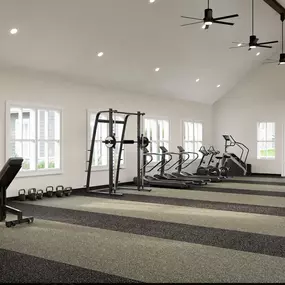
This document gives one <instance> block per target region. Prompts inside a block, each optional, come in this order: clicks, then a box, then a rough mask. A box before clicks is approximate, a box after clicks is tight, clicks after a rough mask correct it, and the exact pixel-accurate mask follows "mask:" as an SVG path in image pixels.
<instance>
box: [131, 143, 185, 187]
mask: <svg viewBox="0 0 285 285" xmlns="http://www.w3.org/2000/svg"><path fill="white" fill-rule="evenodd" d="M162 155H163V154H161V153H150V152H149V151H148V149H147V148H144V149H143V166H142V168H141V176H142V177H143V184H145V185H147V186H154V187H167V188H179V189H183V188H187V187H188V185H187V184H186V183H184V182H182V181H175V180H165V179H159V178H157V177H154V176H151V175H147V173H150V172H151V171H153V170H154V169H155V168H156V167H158V166H160V165H161V164H162V163H163V160H160V161H158V162H157V163H156V164H155V165H153V166H152V167H151V168H149V169H147V166H148V165H149V164H150V163H151V162H152V161H153V156H162ZM147 157H149V158H150V159H149V160H147ZM138 183H140V182H139V181H138V178H137V177H134V184H135V185H137V184H138Z"/></svg>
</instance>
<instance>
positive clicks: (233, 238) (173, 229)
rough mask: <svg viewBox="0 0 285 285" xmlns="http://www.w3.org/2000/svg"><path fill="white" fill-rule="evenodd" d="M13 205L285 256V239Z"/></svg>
mask: <svg viewBox="0 0 285 285" xmlns="http://www.w3.org/2000/svg"><path fill="white" fill-rule="evenodd" d="M12 206H13V207H16V208H18V209H20V210H22V211H23V212H24V215H29V216H34V217H35V218H40V219H44V220H52V221H57V222H64V223H70V224H76V225H81V226H88V227H94V228H101V229H107V230H113V231H119V232H127V233H132V234H138V235H145V236H152V237H158V238H163V239H170V240H177V241H183V242H189V243H196V244H202V245H209V246H215V247H220V248H228V249H234V250H239V251H246V252H254V253H260V254H266V255H271V256H279V257H285V237H278V236H270V235H262V234H256V233H247V232H239V231H233V230H225V229H216V228H208V227H202V226H194V225H185V224H177V223H169V222H162V221H154V220H147V219H140V218H133V217H122V216H116V215H108V214H102V213H93V212H86V211H78V210H71V209H61V208H55V207H46V206H37V205H32V204H25V203H20V202H14V203H12Z"/></svg>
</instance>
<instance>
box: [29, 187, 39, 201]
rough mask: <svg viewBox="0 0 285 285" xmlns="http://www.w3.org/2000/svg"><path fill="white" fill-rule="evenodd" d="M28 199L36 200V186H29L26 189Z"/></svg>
mask: <svg viewBox="0 0 285 285" xmlns="http://www.w3.org/2000/svg"><path fill="white" fill-rule="evenodd" d="M28 199H29V200H31V201H36V200H37V189H36V188H30V189H29V190H28Z"/></svg>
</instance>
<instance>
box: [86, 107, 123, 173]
mask: <svg viewBox="0 0 285 285" xmlns="http://www.w3.org/2000/svg"><path fill="white" fill-rule="evenodd" d="M88 114H89V115H88V117H89V132H88V149H90V146H91V140H92V134H93V128H94V123H95V119H96V113H94V112H89V113H88ZM100 119H103V120H107V119H108V114H101V115H100ZM115 121H124V117H123V116H116V117H115ZM114 129H115V137H116V140H117V141H120V140H121V135H122V132H123V124H116V123H114ZM108 136H109V125H108V123H98V127H97V132H96V138H95V145H94V153H93V161H92V167H93V168H95V169H107V167H108V164H109V163H108V161H109V160H108V157H109V150H108V148H107V147H106V146H105V144H104V143H103V141H104V140H105V139H106V138H107V137H108ZM119 148H120V144H119V143H117V144H116V147H115V149H114V162H115V165H117V163H118V156H119ZM88 155H89V153H88ZM121 159H122V160H121V167H125V150H124V148H123V151H122V157H121Z"/></svg>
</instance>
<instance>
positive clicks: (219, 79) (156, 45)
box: [0, 0, 284, 104]
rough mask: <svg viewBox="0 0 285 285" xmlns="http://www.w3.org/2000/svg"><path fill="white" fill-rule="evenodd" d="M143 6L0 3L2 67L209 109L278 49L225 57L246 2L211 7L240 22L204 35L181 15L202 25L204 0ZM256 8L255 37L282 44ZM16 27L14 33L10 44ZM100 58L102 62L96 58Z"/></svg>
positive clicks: (272, 23)
mask: <svg viewBox="0 0 285 285" xmlns="http://www.w3.org/2000/svg"><path fill="white" fill-rule="evenodd" d="M282 1H284V0H282ZM148 2H149V1H148V0H21V1H19V0H0V43H1V44H0V63H2V64H5V65H11V66H15V67H21V68H29V69H34V70H37V71H47V72H52V73H55V74H62V75H65V76H71V77H73V78H77V79H78V80H82V81H86V82H87V81H88V82H90V83H92V84H93V83H94V84H99V85H101V86H102V85H103V86H106V87H111V88H119V89H121V90H127V91H130V92H133V93H134V94H138V95H139V94H144V93H145V94H150V95H154V96H155V95H161V96H170V97H175V98H182V99H187V100H193V101H198V102H203V103H209V104H211V103H213V102H215V101H216V100H217V99H219V98H221V97H222V96H223V95H225V94H226V93H227V92H228V91H229V90H231V89H232V88H233V87H234V86H235V85H236V84H237V83H238V82H239V81H240V80H241V79H242V78H243V77H244V76H246V75H248V74H249V73H250V72H254V69H255V68H257V67H258V66H259V65H260V64H261V63H262V61H263V60H264V59H265V58H268V57H271V56H272V55H274V54H275V53H278V52H279V51H280V44H277V45H276V46H274V48H273V49H272V50H271V49H259V50H258V51H260V52H261V54H260V55H259V56H256V53H257V49H255V50H252V51H251V52H248V51H247V49H246V48H241V49H231V50H230V49H229V47H230V46H232V43H231V42H232V41H238V42H239V41H242V42H248V40H249V35H250V34H251V1H249V0H211V1H210V6H211V8H213V12H214V16H216V17H218V16H223V15H228V14H234V13H238V14H239V15H240V16H239V17H238V18H235V19H234V20H233V21H234V22H235V23H236V24H235V25H234V26H233V27H230V26H223V25H212V26H211V28H210V29H209V30H207V31H205V30H203V29H201V26H199V25H193V26H188V27H184V28H182V27H180V25H181V24H183V23H187V20H182V19H181V18H180V16H181V15H186V16H194V17H198V18H200V17H203V13H204V9H205V8H206V5H207V1H205V0H156V1H155V3H154V4H149V3H148ZM255 2H256V5H255V8H256V10H255V34H256V35H257V36H258V37H259V38H260V41H263V40H264V41H267V40H276V39H277V40H281V26H280V17H279V15H278V14H277V13H276V12H275V11H273V10H272V9H271V8H270V7H269V6H268V5H267V4H265V3H264V2H263V1H255ZM280 3H281V1H280ZM14 27H15V28H18V29H19V32H18V33H17V34H16V35H14V36H12V35H10V34H9V30H10V29H11V28H14ZM100 51H102V52H104V56H102V57H100V58H99V57H98V56H97V53H98V52H100ZM156 67H160V71H159V72H154V69H155V68H156ZM197 78H199V79H200V81H199V82H198V83H196V79H197ZM218 84H219V85H221V86H220V88H217V85H218Z"/></svg>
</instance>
